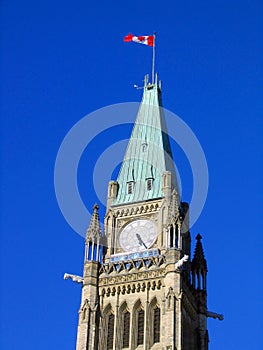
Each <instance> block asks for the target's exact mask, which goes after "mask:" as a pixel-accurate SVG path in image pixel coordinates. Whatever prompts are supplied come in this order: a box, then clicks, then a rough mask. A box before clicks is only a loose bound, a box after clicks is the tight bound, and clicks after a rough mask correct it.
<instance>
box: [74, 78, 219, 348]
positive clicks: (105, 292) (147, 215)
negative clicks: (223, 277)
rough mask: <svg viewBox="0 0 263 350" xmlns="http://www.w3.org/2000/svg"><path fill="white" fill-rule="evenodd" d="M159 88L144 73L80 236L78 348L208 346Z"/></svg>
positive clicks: (201, 286) (200, 285)
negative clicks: (126, 128) (103, 203)
mask: <svg viewBox="0 0 263 350" xmlns="http://www.w3.org/2000/svg"><path fill="white" fill-rule="evenodd" d="M161 106H162V102H161V88H160V83H159V82H158V78H157V75H156V77H155V82H154V83H151V84H150V83H149V82H148V77H147V76H146V77H145V82H144V88H143V97H142V102H141V105H140V108H139V111H138V114H137V118H136V121H135V124H134V128H133V131H132V135H131V138H130V141H129V144H128V147H127V150H126V154H125V157H124V160H123V163H122V167H121V169H120V172H119V175H118V178H117V181H110V183H109V185H108V198H107V209H106V214H105V218H104V230H103V232H102V230H101V227H100V222H99V217H98V206H97V205H95V206H94V212H93V216H92V219H91V222H90V226H89V228H88V230H87V236H86V250H85V262H84V274H83V277H78V276H73V275H67V276H68V278H69V277H71V278H72V279H73V280H76V281H77V282H80V283H82V285H83V287H82V299H81V306H80V310H79V324H78V334H77V350H111V349H114V350H121V349H127V350H128V349H129V350H135V349H141V350H149V349H153V350H175V349H176V350H206V349H208V341H209V339H208V331H207V323H206V320H207V317H209V316H211V317H214V318H219V319H220V318H221V315H218V314H215V313H212V312H209V311H208V310H207V292H206V275H207V264H206V260H205V257H204V252H203V247H202V243H201V236H200V235H199V234H198V235H197V237H196V239H197V243H196V248H195V252H194V256H193V259H192V261H191V258H190V257H191V236H190V232H189V229H188V210H189V208H188V205H187V203H184V202H181V199H180V196H179V189H178V185H177V180H176V173H175V168H174V163H173V159H172V153H171V148H170V142H169V137H168V135H167V130H166V123H165V118H164V114H163V111H162V108H161Z"/></svg>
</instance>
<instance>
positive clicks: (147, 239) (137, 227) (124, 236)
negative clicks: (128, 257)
mask: <svg viewBox="0 0 263 350" xmlns="http://www.w3.org/2000/svg"><path fill="white" fill-rule="evenodd" d="M156 238H157V227H156V226H155V224H154V223H153V222H152V221H150V220H136V221H133V222H131V223H129V224H128V225H127V226H125V227H124V229H123V230H122V231H121V233H120V245H121V247H122V249H123V250H125V251H126V252H134V251H142V250H145V249H149V248H151V246H152V245H153V244H154V242H155V240H156Z"/></svg>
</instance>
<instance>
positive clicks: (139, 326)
mask: <svg viewBox="0 0 263 350" xmlns="http://www.w3.org/2000/svg"><path fill="white" fill-rule="evenodd" d="M143 338H144V310H142V309H140V310H139V311H138V323H137V346H138V345H141V344H143Z"/></svg>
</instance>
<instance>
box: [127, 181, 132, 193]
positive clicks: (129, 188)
mask: <svg viewBox="0 0 263 350" xmlns="http://www.w3.org/2000/svg"><path fill="white" fill-rule="evenodd" d="M127 184H128V194H132V193H133V186H134V182H133V181H130V182H128V183H127Z"/></svg>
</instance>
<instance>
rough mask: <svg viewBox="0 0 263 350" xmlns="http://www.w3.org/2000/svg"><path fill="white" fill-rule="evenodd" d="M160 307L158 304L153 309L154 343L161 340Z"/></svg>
mask: <svg viewBox="0 0 263 350" xmlns="http://www.w3.org/2000/svg"><path fill="white" fill-rule="evenodd" d="M160 318H161V314H160V308H159V307H158V306H156V308H155V309H154V311H153V343H159V342H160Z"/></svg>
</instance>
